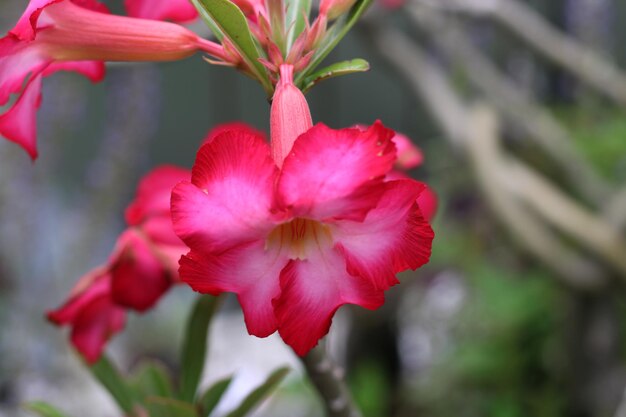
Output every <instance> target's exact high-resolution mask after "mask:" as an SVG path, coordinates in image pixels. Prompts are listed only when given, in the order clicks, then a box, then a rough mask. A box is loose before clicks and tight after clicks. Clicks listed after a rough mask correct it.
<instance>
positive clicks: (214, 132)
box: [202, 122, 266, 145]
mask: <svg viewBox="0 0 626 417" xmlns="http://www.w3.org/2000/svg"><path fill="white" fill-rule="evenodd" d="M230 130H236V131H240V132H248V133H250V134H252V135H256V136H259V137H262V138H263V141H265V140H266V137H265V133H263V132H262V131H260V130H258V129H256V128H255V127H253V126H250V125H249V124H246V123H243V122H229V123H222V124H220V125H217V126H215V127H214V128H213V129H211V130H210V131H209V133H207V135H206V137H205V138H204V140H203V141H202V144H203V145H204V144H206V143H209V142H211V141H212V140H213V139H215V138H216V137H218V136H219V135H221V134H222V133H225V132H228V131H230Z"/></svg>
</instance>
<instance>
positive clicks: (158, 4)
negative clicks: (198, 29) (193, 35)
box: [124, 0, 198, 23]
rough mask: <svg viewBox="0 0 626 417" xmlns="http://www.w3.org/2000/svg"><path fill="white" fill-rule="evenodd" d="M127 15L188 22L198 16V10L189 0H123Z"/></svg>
mask: <svg viewBox="0 0 626 417" xmlns="http://www.w3.org/2000/svg"><path fill="white" fill-rule="evenodd" d="M124 6H125V7H126V11H127V13H128V15H129V16H132V17H140V18H142V19H154V20H171V21H173V22H180V23H183V22H189V21H191V20H194V19H196V18H197V17H198V11H197V10H196V8H195V7H194V6H193V4H191V2H190V1H189V0H124Z"/></svg>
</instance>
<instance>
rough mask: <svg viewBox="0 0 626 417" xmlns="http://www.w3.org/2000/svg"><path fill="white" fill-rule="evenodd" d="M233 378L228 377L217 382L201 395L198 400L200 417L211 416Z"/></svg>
mask: <svg viewBox="0 0 626 417" xmlns="http://www.w3.org/2000/svg"><path fill="white" fill-rule="evenodd" d="M232 380H233V377H228V378H224V379H221V380H219V381H217V382H216V383H215V384H213V385H211V386H210V387H209V388H208V389H207V390H206V391H205V392H204V394H202V397H200V399H199V400H198V407H200V415H201V416H202V417H205V416H208V415H209V414H211V412H212V411H213V409H215V406H216V405H217V403H219V402H220V400H221V399H222V396H223V395H224V393H225V392H226V390H227V389H228V387H229V386H230V383H231V382H232Z"/></svg>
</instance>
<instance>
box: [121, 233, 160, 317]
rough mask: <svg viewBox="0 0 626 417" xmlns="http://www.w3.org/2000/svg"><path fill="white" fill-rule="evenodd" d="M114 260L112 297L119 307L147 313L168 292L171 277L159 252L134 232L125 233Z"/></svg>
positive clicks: (143, 237)
mask: <svg viewBox="0 0 626 417" xmlns="http://www.w3.org/2000/svg"><path fill="white" fill-rule="evenodd" d="M114 252H115V256H114V259H112V260H111V265H110V273H111V294H112V297H113V300H114V301H115V303H116V304H118V305H120V306H123V307H126V308H131V309H133V310H137V311H140V312H143V311H146V310H147V309H149V308H150V307H152V306H153V305H154V304H155V303H156V302H157V301H158V300H159V299H160V298H161V296H163V294H165V292H167V290H169V288H170V286H171V285H172V277H170V275H169V273H168V270H167V269H166V268H165V265H164V262H163V260H162V259H161V258H160V257H159V255H160V254H159V253H158V250H157V248H155V247H154V245H153V244H152V243H151V242H148V241H147V240H146V237H145V236H143V235H141V234H140V233H138V232H137V231H135V230H133V229H128V230H127V231H126V232H124V233H123V234H122V235H121V236H120V238H119V240H118V243H117V248H116V249H115V251H114Z"/></svg>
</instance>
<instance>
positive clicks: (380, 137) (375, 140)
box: [278, 122, 395, 220]
mask: <svg viewBox="0 0 626 417" xmlns="http://www.w3.org/2000/svg"><path fill="white" fill-rule="evenodd" d="M393 134H394V132H393V131H392V130H389V129H387V128H385V127H384V126H383V125H382V124H381V123H380V122H376V123H375V124H374V125H373V126H372V127H370V128H369V129H368V130H367V131H365V132H362V131H360V130H359V129H341V130H333V129H330V128H328V127H327V126H325V125H323V124H321V123H320V124H317V125H315V126H314V127H313V128H311V129H310V130H309V131H307V132H306V133H304V134H302V135H301V136H300V137H299V138H298V139H297V140H296V142H295V144H294V146H293V149H292V151H291V152H290V153H289V155H288V156H287V158H286V159H285V162H284V165H283V168H282V171H281V175H280V178H279V181H278V203H279V206H282V207H284V208H288V209H291V210H292V212H293V215H294V216H296V217H298V216H302V217H310V218H314V219H317V220H327V219H329V218H350V219H355V220H361V219H363V217H365V215H366V214H367V212H368V211H369V210H370V209H371V208H373V207H375V206H376V202H377V193H376V192H375V190H372V187H373V186H376V185H378V184H380V183H382V179H383V177H384V175H385V174H386V173H387V172H389V170H390V169H391V168H392V166H393V163H394V160H395V146H394V145H393V143H392V141H391V138H392V137H393Z"/></svg>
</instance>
